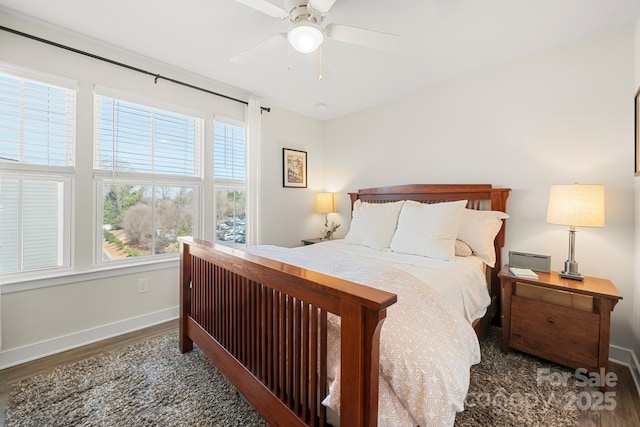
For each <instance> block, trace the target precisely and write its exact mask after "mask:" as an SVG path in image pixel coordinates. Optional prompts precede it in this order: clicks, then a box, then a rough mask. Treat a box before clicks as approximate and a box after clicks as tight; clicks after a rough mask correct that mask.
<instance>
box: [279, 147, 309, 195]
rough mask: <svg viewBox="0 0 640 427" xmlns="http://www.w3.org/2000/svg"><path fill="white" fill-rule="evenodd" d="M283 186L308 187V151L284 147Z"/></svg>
mask: <svg viewBox="0 0 640 427" xmlns="http://www.w3.org/2000/svg"><path fill="white" fill-rule="evenodd" d="M282 186H283V187H295V188H307V152H306V151H298V150H292V149H290V148H283V149H282Z"/></svg>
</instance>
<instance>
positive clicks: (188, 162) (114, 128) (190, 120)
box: [94, 95, 202, 177]
mask: <svg viewBox="0 0 640 427" xmlns="http://www.w3.org/2000/svg"><path fill="white" fill-rule="evenodd" d="M201 140H202V120H201V119H199V118H197V117H190V116H186V115H181V114H177V113H173V112H167V111H163V110H159V109H156V108H153V107H148V106H143V105H138V104H135V103H131V102H126V101H122V100H118V99H114V98H110V97H106V96H101V95H96V145H95V162H94V169H95V170H102V171H111V172H113V173H116V174H117V173H118V172H130V173H138V174H151V175H174V176H175V175H178V176H183V177H199V176H200V163H201V159H200V145H201Z"/></svg>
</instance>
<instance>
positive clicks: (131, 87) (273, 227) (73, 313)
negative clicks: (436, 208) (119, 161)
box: [0, 12, 323, 369]
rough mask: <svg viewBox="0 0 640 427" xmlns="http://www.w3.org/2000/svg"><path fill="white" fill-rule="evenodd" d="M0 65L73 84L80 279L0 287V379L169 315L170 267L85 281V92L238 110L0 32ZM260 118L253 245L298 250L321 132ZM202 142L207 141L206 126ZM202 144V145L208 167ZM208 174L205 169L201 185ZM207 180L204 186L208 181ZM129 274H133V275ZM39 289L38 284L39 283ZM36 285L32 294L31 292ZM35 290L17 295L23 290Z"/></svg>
mask: <svg viewBox="0 0 640 427" xmlns="http://www.w3.org/2000/svg"><path fill="white" fill-rule="evenodd" d="M0 21H2V23H3V25H5V26H7V27H9V28H13V29H16V30H19V31H22V32H26V33H29V34H33V35H36V36H39V37H42V38H46V39H50V40H54V41H56V42H59V43H62V44H66V45H69V46H72V47H75V48H78V49H82V50H86V51H88V52H91V53H94V54H98V55H102V56H105V57H107V58H110V59H114V60H117V61H121V62H124V63H127V64H131V65H133V66H136V67H139V68H142V69H146V70H149V71H153V72H156V73H160V74H161V75H163V76H168V77H172V78H175V79H178V80H182V81H185V82H188V83H191V84H194V85H198V86H201V87H204V88H207V89H209V90H213V91H217V92H220V93H224V94H227V95H229V96H233V97H236V98H240V99H247V97H248V94H247V93H244V92H242V91H240V90H238V89H234V88H230V87H226V86H224V85H222V84H220V83H216V82H214V81H211V80H208V79H205V78H203V77H200V76H195V75H191V74H188V73H186V72H184V71H181V70H176V69H171V68H167V67H165V66H162V65H161V64H157V63H154V62H152V61H150V60H146V59H144V58H140V57H136V56H133V55H131V54H129V53H127V52H123V51H120V50H116V49H114V48H112V47H109V46H105V45H102V44H98V43H96V42H92V41H90V40H87V39H83V38H78V37H76V36H74V35H71V34H68V33H64V32H61V31H57V30H55V29H52V28H49V27H45V26H42V25H39V24H36V23H35V22H32V21H26V20H23V19H21V18H19V17H15V16H12V15H8V14H4V13H3V12H0ZM0 60H1V61H3V62H6V63H9V64H13V65H18V66H21V67H27V68H30V69H34V70H40V71H45V72H47V73H52V74H57V75H60V76H65V77H69V78H72V79H75V80H76V81H77V82H78V97H77V105H78V120H77V123H78V125H77V153H76V158H77V177H78V178H77V179H76V182H75V190H76V195H75V206H74V218H75V230H74V236H73V242H74V248H75V251H74V260H73V263H74V266H75V270H76V272H80V273H83V274H84V275H82V274H81V275H80V276H78V275H70V276H68V277H61V278H57V279H55V280H53V279H52V280H49V282H51V283H53V282H55V286H48V287H40V288H37V285H38V284H34V283H27V284H25V285H24V286H17V285H7V284H4V285H5V286H3V287H2V292H3V294H2V301H1V304H2V306H1V310H0V313H1V316H2V317H1V320H2V322H1V328H2V330H1V333H2V352H0V369H1V368H2V367H4V366H7V365H10V364H15V363H18V362H21V361H24V360H26V359H30V358H33V357H36V356H39V355H43V354H46V353H49V352H55V351H60V350H62V349H64V348H68V347H73V346H77V345H80V344H84V343H86V342H88V341H93V340H98V339H101V338H104V337H106V336H110V335H114V334H118V333H123V332H126V331H128V330H131V329H135V328H140V327H144V326H148V325H149V324H151V323H157V322H160V321H163V320H167V319H169V318H172V317H175V316H176V315H177V305H178V262H177V261H174V262H170V263H168V264H167V263H163V264H161V265H158V266H155V267H153V266H152V268H146V269H138V270H136V269H133V270H131V269H126V270H122V269H116V270H115V271H113V270H112V271H106V272H103V273H94V272H93V271H94V266H93V263H92V262H93V261H92V248H93V238H92V236H93V217H94V206H93V183H92V173H91V169H92V159H93V157H92V155H93V153H92V141H93V87H94V84H95V85H101V86H106V87H109V88H113V89H118V90H121V91H126V92H131V93H134V94H138V95H142V96H146V97H151V98H155V99H159V100H161V101H165V102H170V103H173V104H179V105H185V106H188V107H190V108H192V109H197V110H200V111H202V112H204V114H205V117H206V119H207V120H208V121H209V122H211V121H212V119H213V117H214V115H215V114H218V115H221V116H224V117H227V118H231V119H237V120H244V113H245V106H244V105H243V104H240V103H236V102H233V101H229V100H225V99H223V98H220V97H216V96H213V95H209V94H206V93H202V92H197V91H194V90H191V89H187V88H183V87H180V86H177V85H174V84H172V83H168V82H166V81H162V80H160V81H159V82H158V83H157V84H155V83H154V79H153V77H151V76H145V75H142V74H139V73H137V72H134V71H130V70H126V69H123V68H120V67H117V66H113V65H110V64H106V63H103V62H101V61H98V60H95V59H91V58H88V57H84V56H80V55H78V54H75V53H71V52H67V51H64V50H62V49H59V48H56V47H52V46H48V45H45V44H42V43H40V42H37V41H33V40H29V39H26V38H23V37H20V36H16V35H12V34H9V33H6V32H1V34H0ZM271 107H272V112H271V113H264V114H263V119H264V125H263V138H264V142H265V146H264V147H263V149H262V159H261V164H260V169H261V171H262V174H261V178H260V183H261V191H262V202H263V203H262V204H263V205H264V207H263V209H262V214H263V221H262V223H261V224H260V228H261V230H262V233H261V234H262V241H263V242H264V243H277V244H282V245H289V246H294V245H299V244H300V239H301V238H304V237H309V234H310V233H311V232H312V229H316V228H319V224H320V220H319V219H318V225H316V224H313V221H312V220H311V219H310V220H309V223H307V218H312V215H311V213H312V211H313V200H312V196H313V191H314V190H318V189H320V188H321V187H322V180H321V177H322V171H321V167H322V148H321V147H322V140H323V139H322V137H323V130H322V124H321V123H320V122H317V121H314V120H311V119H308V118H305V117H303V116H300V115H297V114H294V113H290V112H287V111H284V110H281V109H279V108H278V107H277V106H271ZM205 141H212V131H211V126H206V129H205ZM282 147H287V148H295V149H300V150H306V151H308V154H309V178H308V181H309V186H310V188H308V189H283V188H282ZM211 151H212V149H211V144H205V156H206V157H207V158H210V157H211V155H212V153H211ZM207 174H209V175H210V174H211V170H210V167H209V168H207V169H205V175H207ZM209 175H207V176H209ZM204 205H205V214H204V219H203V220H204V224H203V228H204V233H205V234H204V237H205V238H207V239H212V237H213V229H214V227H213V225H212V223H213V213H212V209H213V197H212V196H211V197H208V198H207V197H206V196H205V201H204ZM132 271H133V272H132ZM144 277H146V278H148V279H149V292H148V293H144V294H138V293H137V280H138V279H139V278H144ZM40 284H41V283H40ZM33 285H35V286H33ZM25 287H26V288H34V289H27V290H21V289H22V288H25Z"/></svg>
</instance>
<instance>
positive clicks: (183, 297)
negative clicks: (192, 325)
mask: <svg viewBox="0 0 640 427" xmlns="http://www.w3.org/2000/svg"><path fill="white" fill-rule="evenodd" d="M190 314H191V250H190V247H189V245H188V244H185V242H182V241H181V242H180V343H179V345H180V352H181V353H186V352H188V351H191V350H193V341H192V340H191V339H190V338H189V334H188V333H187V324H188V318H189V315H190Z"/></svg>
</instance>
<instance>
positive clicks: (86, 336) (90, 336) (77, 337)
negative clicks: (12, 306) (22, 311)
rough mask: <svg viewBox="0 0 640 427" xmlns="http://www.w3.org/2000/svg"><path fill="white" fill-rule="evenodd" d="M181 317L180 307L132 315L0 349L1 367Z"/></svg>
mask: <svg viewBox="0 0 640 427" xmlns="http://www.w3.org/2000/svg"><path fill="white" fill-rule="evenodd" d="M178 316H179V312H178V307H177V306H176V307H172V308H168V309H165V310H160V311H156V312H153V313H148V314H144V315H142V316H137V317H132V318H130V319H125V320H121V321H118V322H114V323H109V324H107V325H102V326H98V327H95V328H91V329H86V330H84V331H80V332H74V333H72V334H69V335H63V336H60V337H56V338H52V339H50V340H46V341H41V342H38V343H35V344H29V345H27V346H24V347H18V348H13V349H9V350H6V351H2V352H0V369H5V368H9V367H11V366H16V365H19V364H21V363H25V362H30V361H32V360H36V359H40V358H42V357H45V356H50V355H52V354H56V353H60V352H62V351H66V350H71V349H73V348H77V347H82V346H83V345H87V344H91V343H94V342H97V341H101V340H104V339H107V338H112V337H115V336H118V335H122V334H124V333H127V332H132V331H136V330H138V329H142V328H147V327H149V326H153V325H157V324H159V323H163V322H167V321H169V320H173V319H177V318H178Z"/></svg>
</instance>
